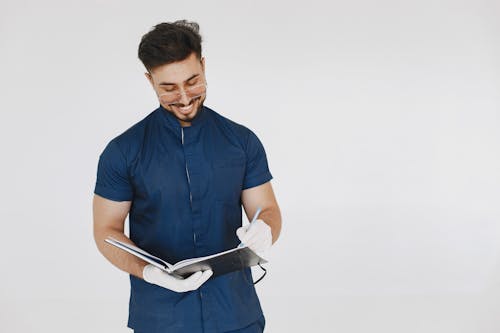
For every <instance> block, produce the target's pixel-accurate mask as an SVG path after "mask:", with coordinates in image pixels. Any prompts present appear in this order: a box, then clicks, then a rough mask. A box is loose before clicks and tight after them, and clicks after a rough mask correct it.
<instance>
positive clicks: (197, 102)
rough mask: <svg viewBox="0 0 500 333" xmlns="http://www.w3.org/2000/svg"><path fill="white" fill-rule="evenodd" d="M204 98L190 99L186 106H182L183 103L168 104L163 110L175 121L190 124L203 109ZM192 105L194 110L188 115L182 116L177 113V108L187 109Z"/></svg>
mask: <svg viewBox="0 0 500 333" xmlns="http://www.w3.org/2000/svg"><path fill="white" fill-rule="evenodd" d="M205 98H206V96H199V97H197V98H194V99H192V100H191V101H190V102H189V103H188V104H183V103H175V104H170V105H167V106H164V107H163V108H164V109H165V110H167V111H168V112H170V113H171V114H172V115H173V116H174V117H175V118H177V120H179V121H182V122H186V123H191V122H192V121H193V120H194V119H196V117H197V116H198V115H199V114H200V112H201V110H202V109H203V102H205ZM190 105H193V106H194V107H195V109H194V110H193V111H191V112H190V113H189V114H187V115H186V114H182V113H181V112H180V111H179V108H183V107H187V106H190Z"/></svg>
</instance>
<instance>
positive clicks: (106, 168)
mask: <svg viewBox="0 0 500 333" xmlns="http://www.w3.org/2000/svg"><path fill="white" fill-rule="evenodd" d="M94 193H95V194H97V195H99V196H101V197H104V198H106V199H109V200H113V201H131V200H132V197H133V190H132V185H131V184H130V181H129V178H128V172H127V160H126V158H125V156H124V154H123V153H122V151H121V150H120V147H119V146H118V144H117V143H116V141H111V142H110V143H109V144H108V145H107V146H106V148H105V149H104V151H103V152H102V154H101V156H100V157H99V165H98V167H97V180H96V185H95V190H94Z"/></svg>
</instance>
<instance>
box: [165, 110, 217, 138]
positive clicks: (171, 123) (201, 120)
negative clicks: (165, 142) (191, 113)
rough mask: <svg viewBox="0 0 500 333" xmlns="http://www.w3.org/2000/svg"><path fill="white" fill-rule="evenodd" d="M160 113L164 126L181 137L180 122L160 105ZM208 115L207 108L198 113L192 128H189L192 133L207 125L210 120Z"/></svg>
mask: <svg viewBox="0 0 500 333" xmlns="http://www.w3.org/2000/svg"><path fill="white" fill-rule="evenodd" d="M158 111H159V113H161V118H163V120H164V124H165V125H166V126H167V127H168V128H169V129H170V130H172V131H174V133H175V134H176V135H180V132H181V124H180V123H179V120H178V119H177V118H176V117H175V116H174V115H173V114H172V113H170V112H169V111H167V110H166V109H165V108H164V107H163V106H161V105H160V107H159V108H158ZM208 113H209V111H208V110H207V107H205V106H202V108H201V110H200V111H199V112H198V114H197V115H196V117H195V118H194V119H193V121H192V122H191V126H189V127H190V128H193V129H190V131H195V129H199V128H201V127H203V125H204V124H205V123H206V121H207V118H208Z"/></svg>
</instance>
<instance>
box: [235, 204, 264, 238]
mask: <svg viewBox="0 0 500 333" xmlns="http://www.w3.org/2000/svg"><path fill="white" fill-rule="evenodd" d="M261 210H262V208H260V207H257V211H255V214H254V215H253V218H252V221H250V224H249V225H248V228H247V231H248V230H249V229H250V227H251V226H252V223H254V222H255V220H257V218H258V217H259V214H260V211H261ZM243 246H245V244H243V243H240V245H238V247H243Z"/></svg>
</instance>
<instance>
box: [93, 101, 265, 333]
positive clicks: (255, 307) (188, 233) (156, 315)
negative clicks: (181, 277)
mask: <svg viewBox="0 0 500 333" xmlns="http://www.w3.org/2000/svg"><path fill="white" fill-rule="evenodd" d="M271 179H272V176H271V173H270V172H269V168H268V164H267V158H266V154H265V151H264V147H263V146H262V144H261V142H260V141H259V139H258V138H257V136H256V135H255V134H254V133H253V132H252V131H251V130H249V129H248V128H246V127H244V126H242V125H239V124H237V123H235V122H233V121H231V120H229V119H227V118H225V117H223V116H221V115H219V114H218V113H216V112H215V111H213V110H211V109H210V108H208V107H203V108H202V109H201V110H200V113H199V114H198V115H197V117H196V118H195V119H194V120H193V122H192V124H191V126H190V127H181V126H180V124H179V121H178V120H177V119H176V118H175V117H174V116H173V115H172V114H171V113H169V112H168V111H166V110H165V109H164V108H163V107H161V106H160V107H159V108H158V109H156V110H155V111H153V112H152V113H150V114H149V115H148V116H147V117H146V118H144V119H143V120H141V121H140V122H138V123H137V124H135V125H134V126H132V127H131V128H130V129H128V130H127V131H125V132H124V133H123V134H121V135H119V136H118V137H116V138H115V139H113V140H112V141H111V142H110V143H109V144H108V145H107V146H106V148H105V150H104V151H103V153H102V154H101V156H100V158H99V166H98V171H97V181H96V186H95V191H94V193H95V194H97V195H99V196H102V197H104V198H107V199H110V200H114V201H132V205H131V208H130V213H129V222H130V238H131V239H132V241H133V242H134V243H135V244H137V245H138V246H139V247H141V248H143V249H145V250H146V251H148V252H150V253H151V254H154V255H155V256H158V257H161V258H163V259H165V260H166V261H168V262H170V263H176V262H178V261H180V260H183V259H187V258H193V257H199V256H205V255H210V254H213V253H217V252H220V251H224V250H228V249H231V248H234V247H236V246H237V245H238V244H239V240H238V237H237V236H236V229H237V228H238V227H240V226H241V214H242V213H241V212H242V210H241V192H242V190H244V189H248V188H251V187H254V186H257V185H261V184H263V183H266V182H268V181H270V180H271ZM130 282H131V293H130V303H129V321H128V326H129V327H130V328H133V329H135V330H137V331H145V332H151V333H153V332H166V331H168V332H202V331H203V332H225V331H230V330H236V329H239V328H242V327H245V326H247V325H249V324H251V323H252V322H255V321H257V320H259V318H261V317H262V310H261V307H260V303H259V299H258V297H257V294H256V292H255V288H254V286H253V284H252V276H251V271H250V269H245V270H241V271H238V272H234V273H230V274H226V275H222V276H219V277H216V278H210V279H209V280H208V281H207V282H206V283H205V284H203V285H202V286H201V287H200V288H199V289H198V290H195V291H191V292H186V293H176V292H173V291H170V290H168V289H165V288H162V287H159V286H156V285H153V284H149V283H147V282H145V281H144V280H142V279H139V278H136V277H134V276H132V275H131V276H130Z"/></svg>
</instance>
